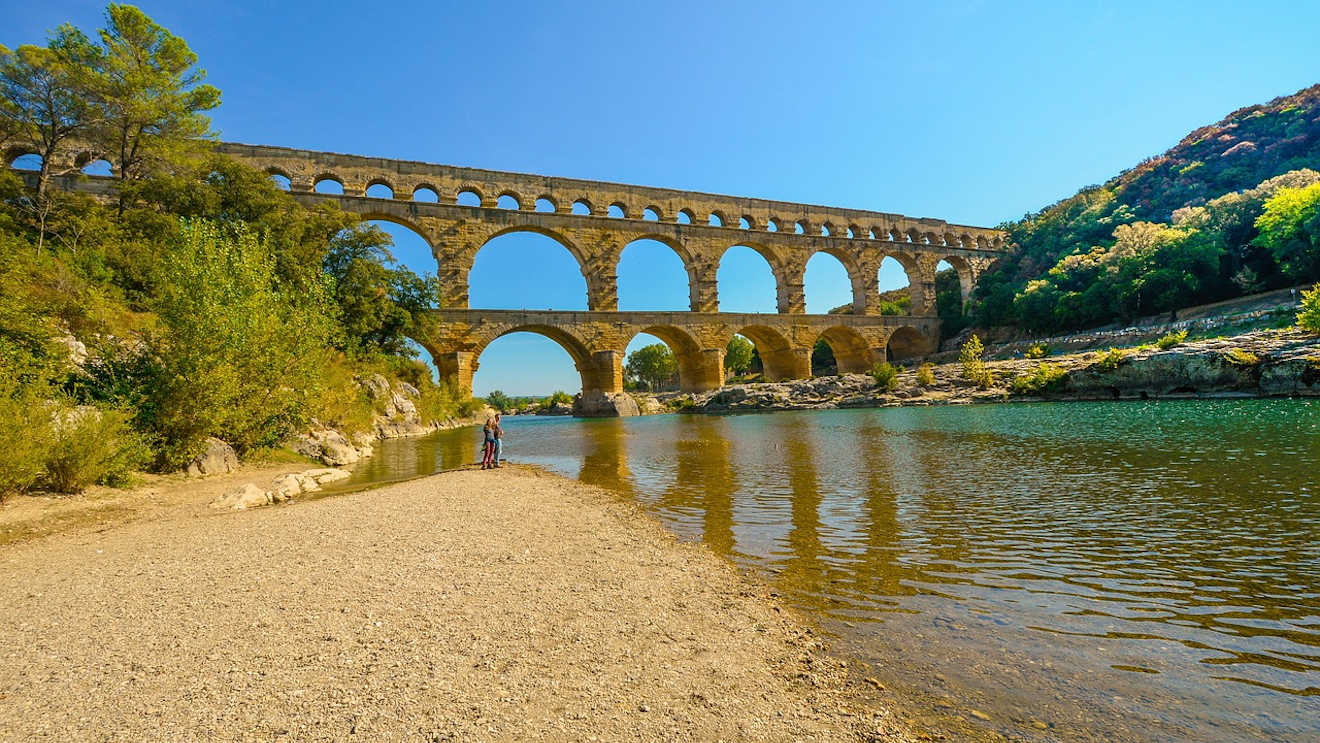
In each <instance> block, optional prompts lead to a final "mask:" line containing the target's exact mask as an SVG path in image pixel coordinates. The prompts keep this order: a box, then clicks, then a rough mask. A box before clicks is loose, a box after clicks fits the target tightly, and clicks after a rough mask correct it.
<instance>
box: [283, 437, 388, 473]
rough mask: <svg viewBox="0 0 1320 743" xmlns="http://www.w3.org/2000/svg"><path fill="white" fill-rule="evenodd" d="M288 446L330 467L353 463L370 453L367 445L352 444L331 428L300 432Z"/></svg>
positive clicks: (370, 450)
mask: <svg viewBox="0 0 1320 743" xmlns="http://www.w3.org/2000/svg"><path fill="white" fill-rule="evenodd" d="M289 447H290V448H291V449H293V450H294V451H296V452H298V453H299V454H301V455H303V456H304V457H308V458H310V459H316V460H319V461H321V462H324V463H325V464H328V465H330V466H331V467H343V466H345V465H349V464H353V463H355V462H357V461H358V460H359V459H362V458H363V457H369V456H371V453H372V449H371V447H370V446H369V445H367V446H365V447H359V446H354V445H353V443H352V442H350V441H349V440H348V437H346V436H345V435H344V434H343V433H340V432H339V431H336V430H335V429H333V428H321V429H317V430H314V431H309V432H307V433H300V434H298V435H297V436H295V437H293V439H292V440H291V441H290V442H289Z"/></svg>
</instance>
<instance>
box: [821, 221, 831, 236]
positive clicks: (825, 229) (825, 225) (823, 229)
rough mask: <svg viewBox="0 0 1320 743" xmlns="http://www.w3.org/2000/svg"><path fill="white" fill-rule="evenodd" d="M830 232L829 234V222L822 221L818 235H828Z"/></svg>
mask: <svg viewBox="0 0 1320 743" xmlns="http://www.w3.org/2000/svg"><path fill="white" fill-rule="evenodd" d="M830 234H831V230H830V223H829V222H824V223H822V224H821V226H820V236H821V237H829V236H830Z"/></svg>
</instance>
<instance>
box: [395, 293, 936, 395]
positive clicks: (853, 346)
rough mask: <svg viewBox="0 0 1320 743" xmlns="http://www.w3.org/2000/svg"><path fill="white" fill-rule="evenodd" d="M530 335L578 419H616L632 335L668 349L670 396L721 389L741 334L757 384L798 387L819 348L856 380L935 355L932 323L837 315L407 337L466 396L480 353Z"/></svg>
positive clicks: (594, 323)
mask: <svg viewBox="0 0 1320 743" xmlns="http://www.w3.org/2000/svg"><path fill="white" fill-rule="evenodd" d="M520 332H527V333H536V334H538V335H542V336H544V337H547V338H550V339H551V340H553V341H555V342H556V343H557V344H559V345H560V346H561V347H563V348H564V350H565V351H567V352H568V355H569V356H570V357H571V358H572V360H573V364H574V366H575V367H576V369H577V371H578V373H579V374H580V375H581V379H582V395H581V398H580V401H579V410H578V411H577V412H578V413H579V414H581V415H617V414H619V412H620V409H619V406H618V405H615V404H614V402H613V401H614V400H615V399H616V398H617V397H618V396H620V395H622V394H623V392H624V375H623V365H624V361H625V356H626V349H627V347H628V344H629V342H630V341H632V339H633V338H634V337H635V336H637V335H638V334H640V333H646V334H649V335H652V336H655V337H657V338H659V339H661V340H662V341H664V343H665V344H666V345H667V346H669V348H670V350H671V351H673V353H674V356H675V358H676V360H677V362H678V377H679V389H680V390H682V391H683V392H691V393H697V392H707V391H710V390H714V389H718V388H719V387H721V386H723V384H724V379H725V368H724V357H725V349H726V348H727V346H728V344H729V341H730V339H732V338H733V337H734V336H735V335H741V336H743V337H745V338H747V339H748V340H750V341H751V342H752V344H753V345H754V346H755V347H756V350H757V352H758V354H759V356H760V359H761V364H762V367H763V371H764V375H765V379H766V380H767V381H783V380H789V379H806V378H809V377H811V376H812V373H811V352H812V348H813V347H814V346H815V344H816V342H817V341H818V340H824V341H825V342H826V343H828V344H829V346H830V349H831V350H832V351H833V353H834V357H835V359H836V360H837V363H838V370H839V372H841V373H864V372H866V371H869V370H870V369H871V367H872V366H873V365H874V364H876V363H878V362H881V361H886V360H889V359H897V358H909V357H914V356H920V355H924V354H927V353H931V352H933V351H935V349H936V347H937V345H938V339H939V320H938V319H937V318H912V317H859V316H847V315H793V316H784V315H768V314H738V313H695V312H594V311H588V312H554V311H527V310H463V309H441V310H432V311H431V312H429V313H428V314H427V315H425V316H424V317H423V318H422V320H421V322H420V323H419V324H418V327H417V328H416V329H415V331H414V339H415V340H416V341H417V342H418V343H420V344H421V345H422V346H423V347H425V348H426V350H427V351H428V352H429V353H430V354H431V356H432V358H433V359H434V361H435V364H436V368H437V370H438V371H439V373H440V375H441V378H442V379H443V380H444V381H447V382H449V383H450V384H452V385H453V386H454V388H455V389H456V390H457V391H459V392H461V393H463V394H471V391H472V378H473V375H474V374H475V373H476V371H477V368H478V365H479V359H480V356H481V353H482V351H484V350H485V348H486V347H487V346H488V345H489V344H490V343H491V342H492V341H494V340H495V339H497V338H500V337H503V336H506V335H509V334H511V333H520Z"/></svg>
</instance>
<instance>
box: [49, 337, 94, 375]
mask: <svg viewBox="0 0 1320 743" xmlns="http://www.w3.org/2000/svg"><path fill="white" fill-rule="evenodd" d="M56 340H57V341H58V342H59V344H60V345H62V346H64V348H65V349H66V350H67V351H68V352H69V363H70V364H73V365H74V366H77V367H81V366H82V365H83V364H85V363H87V346H86V345H85V344H84V343H83V342H82V341H80V340H78V339H77V338H74V337H73V336H71V335H64V336H60V337H59V338H58V339H56Z"/></svg>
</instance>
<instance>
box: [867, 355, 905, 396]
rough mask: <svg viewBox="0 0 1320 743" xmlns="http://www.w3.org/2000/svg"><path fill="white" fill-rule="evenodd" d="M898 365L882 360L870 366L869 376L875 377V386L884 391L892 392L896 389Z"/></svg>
mask: <svg viewBox="0 0 1320 743" xmlns="http://www.w3.org/2000/svg"><path fill="white" fill-rule="evenodd" d="M898 371H899V369H898V367H896V366H894V365H893V364H891V363H889V362H888V361H883V362H880V363H878V364H876V365H875V366H873V367H871V376H872V377H874V378H875V383H876V386H878V387H880V388H881V389H883V390H884V391H886V392H893V391H894V390H896V389H898Z"/></svg>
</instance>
